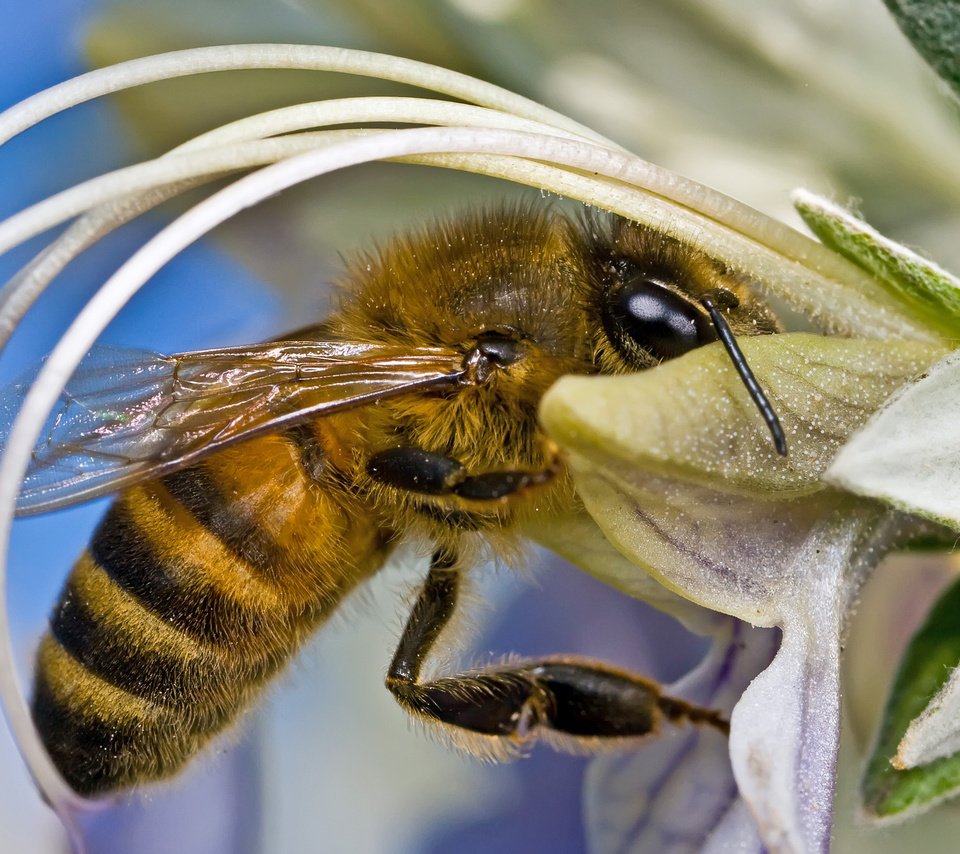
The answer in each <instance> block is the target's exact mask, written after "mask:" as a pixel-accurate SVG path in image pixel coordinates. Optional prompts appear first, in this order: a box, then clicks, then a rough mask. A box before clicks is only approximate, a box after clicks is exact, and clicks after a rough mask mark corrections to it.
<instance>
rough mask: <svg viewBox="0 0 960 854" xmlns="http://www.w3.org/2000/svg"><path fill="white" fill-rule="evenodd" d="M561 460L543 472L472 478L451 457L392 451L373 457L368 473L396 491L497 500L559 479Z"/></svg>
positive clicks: (411, 450) (412, 449) (511, 472)
mask: <svg viewBox="0 0 960 854" xmlns="http://www.w3.org/2000/svg"><path fill="white" fill-rule="evenodd" d="M558 470H559V461H555V462H554V463H552V464H551V465H550V466H548V467H547V468H545V469H543V470H542V471H532V472H531V471H492V472H485V473H484V474H478V475H470V474H468V473H467V470H466V468H464V466H463V465H462V464H461V463H460V462H458V461H457V460H455V459H453V458H451V457H445V456H443V455H442V454H433V453H430V452H429V451H423V450H420V449H419V448H390V449H389V450H386V451H380V452H379V453H376V454H374V455H373V456H372V457H371V458H370V460H369V462H368V463H367V473H368V474H369V475H370V477H372V478H374V479H375V480H378V481H380V482H381V483H385V484H387V485H388V486H395V487H396V488H397V489H405V490H407V491H408V492H418V493H421V494H423V495H457V496H459V497H460V498H466V499H469V500H472V501H497V500H499V499H501V498H506V497H507V496H509V495H513V494H514V493H517V492H520V491H521V490H524V489H528V488H530V487H534V486H542V485H543V484H546V483H549V482H550V481H551V480H553V478H554V477H556V474H557V471H558Z"/></svg>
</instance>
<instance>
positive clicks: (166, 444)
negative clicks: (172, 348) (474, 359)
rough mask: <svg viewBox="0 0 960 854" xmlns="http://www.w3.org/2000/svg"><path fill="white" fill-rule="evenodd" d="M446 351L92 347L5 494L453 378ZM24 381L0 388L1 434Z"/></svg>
mask: <svg viewBox="0 0 960 854" xmlns="http://www.w3.org/2000/svg"><path fill="white" fill-rule="evenodd" d="M462 360H463V356H462V355H461V354H457V353H455V352H453V351H451V350H445V349H440V348H427V347H420V348H418V347H401V346H386V345H379V344H353V343H343V342H328V341H283V342H270V343H267V344H263V345H260V346H253V347H242V348H240V347H238V348H227V349H222V350H202V351H197V352H192V353H181V354H178V355H175V356H162V355H160V354H157V353H151V352H148V351H141V350H126V349H121V348H114V347H104V346H100V347H97V348H95V349H94V350H93V351H92V352H91V353H90V355H89V356H87V358H86V359H84V361H83V362H82V363H81V365H80V367H79V368H78V369H77V372H76V373H75V374H74V376H73V378H72V379H71V381H70V383H69V384H68V386H67V388H66V389H65V390H64V392H63V395H62V396H61V398H60V401H59V402H58V404H57V406H56V407H55V408H54V410H53V412H52V413H51V414H50V417H49V419H48V421H47V423H46V425H45V427H44V430H43V432H42V433H41V435H40V440H39V441H38V443H37V446H36V448H35V449H34V453H33V460H32V462H31V464H30V467H29V469H28V471H27V475H26V478H25V479H24V482H23V485H22V487H21V492H20V496H19V498H18V499H17V511H18V513H20V514H28V513H40V512H43V511H47V510H54V509H57V508H59V507H64V506H67V505H70V504H76V503H78V502H80V501H85V500H87V499H90V498H95V497H97V496H99V495H103V494H105V493H108V492H113V491H115V490H117V489H119V488H121V487H125V486H130V485H131V484H133V483H137V482H139V481H143V480H147V479H150V478H154V477H159V476H161V475H163V474H165V473H167V472H170V471H172V470H174V469H177V468H181V467H183V466H185V465H188V464H189V463H192V462H194V461H195V460H197V459H199V458H200V457H203V456H205V455H207V454H210V453H212V452H214V451H217V450H220V449H222V448H224V447H226V446H228V445H232V444H234V443H236V442H239V441H241V440H244V439H249V438H251V437H253V436H255V435H258V434H260V433H265V432H268V431H272V430H276V429H278V428H280V427H282V426H284V425H289V424H294V423H297V422H298V421H303V420H305V419H307V418H311V417H317V416H321V415H327V414H329V413H331V412H336V411H338V410H342V409H347V408H350V407H354V406H359V405H362V404H366V403H370V402H373V401H376V400H381V399H383V398H385V397H393V396H396V395H399V394H404V393H407V392H411V391H414V390H420V389H426V388H437V387H443V386H455V385H456V383H457V381H458V379H459V378H460V377H462V375H463V372H462V367H461V366H462ZM28 388H29V383H24V384H20V385H17V386H14V387H12V388H10V389H9V390H7V392H5V393H4V394H3V395H0V418H2V421H0V431H2V435H7V434H8V433H9V430H10V426H11V424H12V422H13V418H14V416H15V415H16V412H17V411H18V409H19V406H20V403H21V402H22V398H23V396H24V395H25V393H26V391H27V389H28Z"/></svg>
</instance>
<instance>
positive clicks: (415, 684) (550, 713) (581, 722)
mask: <svg viewBox="0 0 960 854" xmlns="http://www.w3.org/2000/svg"><path fill="white" fill-rule="evenodd" d="M458 587H459V578H458V572H457V567H456V562H455V560H454V559H452V558H451V557H450V556H448V555H445V554H443V553H438V554H436V555H434V559H433V564H432V566H431V569H430V574H429V576H428V578H427V581H426V583H425V584H424V587H423V589H422V591H421V592H420V596H419V598H418V599H417V603H416V605H415V606H414V609H413V613H412V614H411V616H410V619H409V621H408V622H407V625H406V628H405V630H404V633H403V637H402V638H401V640H400V646H399V648H398V649H397V654H396V655H395V656H394V659H393V663H392V664H391V665H390V671H389V673H388V675H387V687H388V688H389V689H390V691H392V692H393V694H394V696H395V697H396V698H397V700H398V701H399V702H400V704H401V705H403V706H404V707H405V708H406V709H407V710H408V711H410V712H412V713H413V714H415V715H417V716H418V717H420V718H422V719H425V720H428V721H433V722H436V723H441V724H446V725H448V726H450V727H455V728H458V729H460V730H463V731H464V732H465V733H468V734H469V733H472V734H473V735H474V736H486V737H488V738H486V739H483V740H482V743H481V744H478V743H477V742H476V740H474V741H473V742H471V741H470V740H467V741H466V742H465V745H466V746H467V747H468V749H469V748H472V749H474V750H475V751H479V752H483V753H486V754H489V755H493V756H497V755H504V754H506V755H509V754H510V753H511V752H513V751H515V750H516V749H518V748H519V749H522V748H523V747H525V746H527V745H529V744H531V743H532V742H533V741H535V740H536V738H537V737H538V736H545V737H547V738H548V740H551V741H553V742H554V743H555V744H557V745H558V746H561V747H562V746H574V747H576V748H577V749H584V748H587V749H590V748H592V749H600V748H602V747H603V746H604V742H605V740H606V741H611V743H612V740H614V739H625V738H637V737H639V736H644V735H649V734H651V733H654V732H656V731H657V730H658V728H659V726H660V724H661V723H662V722H663V721H664V720H667V721H671V722H682V721H689V722H691V723H697V724H708V725H710V726H712V727H715V728H716V729H718V730H721V731H722V732H724V733H726V732H728V731H729V723H728V722H727V721H726V720H725V719H724V718H723V717H722V716H721V715H720V713H719V712H717V711H715V710H711V709H704V708H701V707H699V706H695V705H692V704H690V703H687V702H684V701H683V700H678V699H675V698H672V697H668V696H665V695H664V694H663V693H662V692H661V690H660V686H659V685H658V684H657V683H656V682H653V681H652V680H649V679H645V678H644V677H642V676H637V675H634V674H632V673H628V672H627V671H624V670H619V669H618V668H615V667H611V666H610V665H607V664H603V663H601V662H596V661H590V660H588V659H581V658H575V657H555V658H544V659H537V660H529V661H518V662H510V663H509V664H505V665H500V666H493V667H489V668H484V669H482V670H477V671H473V672H469V673H462V674H457V675H455V676H448V677H443V678H440V679H434V680H432V681H428V682H421V681H420V671H421V669H422V666H423V663H424V661H425V660H426V658H427V656H428V655H429V653H430V650H431V648H432V647H433V645H434V644H435V642H436V640H437V638H438V637H439V635H440V633H441V631H442V630H443V628H444V626H445V625H446V624H447V622H448V621H449V619H450V618H451V616H452V615H453V612H454V610H455V609H456V605H457V593H458ZM491 742H494V743H491Z"/></svg>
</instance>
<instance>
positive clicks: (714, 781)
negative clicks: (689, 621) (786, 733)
mask: <svg viewBox="0 0 960 854" xmlns="http://www.w3.org/2000/svg"><path fill="white" fill-rule="evenodd" d="M721 619H722V620H723V626H722V631H718V633H717V636H716V639H715V641H714V644H713V647H712V648H711V650H710V652H709V653H708V654H707V656H706V658H705V659H704V660H703V662H702V663H701V664H700V666H699V667H697V668H696V669H695V670H693V671H692V672H691V673H689V674H687V675H686V676H685V677H683V679H681V680H680V681H679V682H677V683H675V684H673V685H670V686H667V687H665V689H664V690H665V692H666V693H667V694H669V695H671V696H677V697H682V698H684V699H687V700H691V701H693V702H696V703H699V704H700V705H703V706H707V707H708V708H715V709H719V710H721V711H723V712H725V713H726V714H728V715H729V714H730V711H731V710H732V709H733V706H734V704H735V703H736V702H737V700H738V699H739V698H740V695H741V694H742V693H743V690H744V688H746V686H747V685H748V684H749V683H750V680H751V679H753V678H754V677H755V676H756V674H757V673H759V672H760V671H761V670H762V669H763V668H764V667H766V666H767V665H768V664H769V663H770V660H771V658H772V657H773V655H774V653H775V652H776V649H777V645H778V638H777V635H776V633H775V632H771V631H769V630H766V629H752V628H750V627H749V626H747V625H746V624H745V623H742V622H740V621H739V620H734V619H731V618H730V617H723V618H721ZM728 754H729V749H728V746H727V740H726V739H725V738H724V737H723V736H722V735H721V734H720V733H718V732H716V731H714V730H711V729H708V728H703V727H692V726H681V727H670V728H669V729H666V730H665V731H664V732H663V733H661V734H660V735H659V737H658V738H656V739H653V740H650V741H647V742H645V743H644V744H643V745H642V746H641V747H640V748H639V749H638V750H635V751H631V752H629V753H620V754H611V755H608V756H601V757H599V758H598V759H596V760H594V761H593V762H592V763H591V765H590V769H589V771H588V774H587V785H586V790H585V797H586V805H585V806H586V820H587V835H588V840H589V842H590V847H591V850H593V851H597V852H608V851H619V852H623V854H632V852H636V854H641V853H642V852H646V851H671V852H674V854H684V852H690V854H693V852H701V851H741V852H744V854H747V852H751V851H757V852H759V851H761V850H762V844H761V843H760V840H759V838H758V837H757V830H756V825H755V824H754V822H753V820H752V819H751V817H750V815H749V812H747V811H746V810H745V809H744V808H743V802H742V801H741V799H740V798H739V797H738V794H737V786H736V782H735V781H734V779H733V772H732V769H731V767H730V760H729V755H728Z"/></svg>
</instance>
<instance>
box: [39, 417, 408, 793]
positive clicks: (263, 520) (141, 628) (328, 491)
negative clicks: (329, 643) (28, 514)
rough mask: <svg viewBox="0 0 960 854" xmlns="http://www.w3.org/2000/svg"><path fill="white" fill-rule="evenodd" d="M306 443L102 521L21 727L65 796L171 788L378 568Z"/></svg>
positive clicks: (194, 476)
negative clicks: (39, 740)
mask: <svg viewBox="0 0 960 854" xmlns="http://www.w3.org/2000/svg"><path fill="white" fill-rule="evenodd" d="M318 441H319V442H320V443H321V445H322V446H325V445H329V444H330V443H331V442H332V441H335V438H334V437H332V431H331V427H330V426H328V425H318V426H317V428H316V433H315V432H314V431H313V430H305V429H303V428H301V429H298V430H296V431H290V432H288V433H286V434H280V435H276V436H267V437H263V438H260V439H256V440H253V441H251V442H248V443H246V444H245V445H243V446H240V447H238V448H235V449H230V450H227V451H223V452H221V453H219V454H217V455H215V456H213V457H211V458H210V459H209V460H207V461H204V462H203V463H201V464H199V465H197V466H195V467H193V468H189V469H185V470H183V471H181V472H177V473H175V474H173V475H170V476H167V477H165V478H163V479H162V480H159V481H155V482H151V483H147V484H144V485H142V486H136V487H133V488H131V489H129V490H127V491H126V492H124V493H123V494H122V495H121V496H120V498H119V499H118V500H117V501H116V503H115V504H114V505H113V507H112V508H111V509H110V510H109V512H108V513H107V516H106V517H105V519H104V520H103V522H102V523H101V525H100V527H99V528H98V529H97V531H96V533H95V534H94V537H93V541H92V542H91V545H90V548H89V550H88V551H87V552H86V553H85V554H84V555H83V556H82V557H81V558H80V560H79V561H78V562H77V564H76V566H75V567H74V569H73V571H72V573H71V575H70V577H69V579H68V581H67V584H66V588H65V590H64V592H63V595H62V597H61V599H60V602H59V604H58V606H57V608H56V609H55V611H54V613H53V616H52V618H51V626H50V632H49V633H48V634H47V635H45V637H44V638H43V641H42V643H41V647H40V651H39V656H38V663H37V678H36V686H35V693H34V700H33V715H34V719H35V721H36V724H37V727H38V729H39V730H40V733H41V735H42V737H43V739H44V741H45V743H46V746H47V749H48V750H49V752H50V754H51V756H52V757H53V759H54V761H55V762H56V764H57V766H58V767H59V768H60V770H61V772H62V773H63V774H64V776H65V777H66V779H67V780H68V782H69V783H70V784H71V785H72V786H73V787H74V788H75V789H76V790H77V791H79V792H81V793H83V794H96V793H100V792H106V791H111V790H114V789H120V788H124V787H127V786H130V785H132V784H134V783H139V782H146V781H149V780H152V779H157V778H161V777H165V776H168V775H170V774H172V773H174V772H176V771H177V770H178V769H179V768H180V767H181V766H182V765H183V764H184V763H185V762H186V761H187V760H188V759H190V758H191V757H192V756H193V755H194V754H196V753H197V752H198V751H199V750H200V749H201V748H202V747H203V746H204V744H205V743H206V742H207V741H208V740H209V739H210V738H211V737H212V736H213V735H215V734H216V733H218V732H219V731H221V730H223V729H224V728H225V727H227V726H228V725H229V724H230V723H231V722H232V721H234V720H235V719H236V717H237V715H238V714H239V713H240V712H241V711H242V710H243V709H244V708H245V707H246V706H247V705H248V704H249V703H250V701H251V699H252V698H253V697H254V696H255V695H256V694H257V692H258V691H259V690H261V688H262V687H263V685H264V683H265V682H266V680H267V679H269V678H270V677H271V676H273V675H274V674H275V673H277V672H278V670H280V669H281V668H282V667H283V666H284V664H285V663H286V662H287V661H288V660H289V658H290V657H291V655H292V654H293V652H295V651H296V649H297V648H298V647H299V646H300V644H301V642H302V641H303V640H304V639H305V638H306V637H308V636H309V634H310V633H311V632H312V631H313V630H314V629H315V628H316V627H317V625H318V624H319V623H320V622H321V621H322V620H323V619H324V618H325V617H326V616H327V615H328V614H329V613H330V611H331V610H332V609H333V608H334V607H335V606H336V604H337V603H338V601H339V600H340V599H341V598H342V597H343V596H344V595H345V594H346V593H347V592H349V590H350V589H351V588H352V587H354V586H355V585H356V584H357V583H358V582H359V581H361V580H362V579H363V578H365V577H367V576H369V575H370V574H372V573H373V572H375V571H376V569H377V568H378V567H379V566H380V565H381V564H382V562H383V560H384V558H385V556H386V552H387V549H388V548H389V546H388V539H389V537H388V535H387V533H386V532H384V531H382V530H380V529H379V528H378V526H377V525H376V524H375V523H374V522H373V521H372V519H371V516H372V513H371V511H370V509H369V508H365V507H363V506H362V505H360V504H359V502H358V501H357V499H355V498H353V497H352V496H351V495H350V494H349V493H348V492H347V491H346V489H345V488H344V487H343V486H342V485H340V483H341V481H340V476H339V473H338V472H337V471H336V469H334V468H332V467H331V466H329V465H327V462H328V461H329V455H326V454H324V453H323V450H324V448H323V447H321V445H317V442H318Z"/></svg>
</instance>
